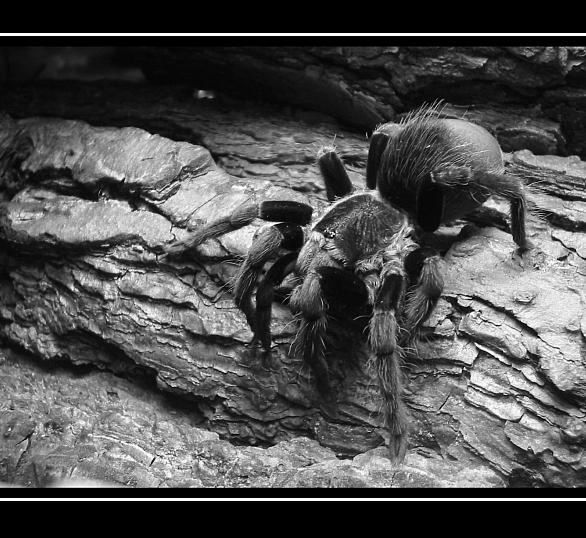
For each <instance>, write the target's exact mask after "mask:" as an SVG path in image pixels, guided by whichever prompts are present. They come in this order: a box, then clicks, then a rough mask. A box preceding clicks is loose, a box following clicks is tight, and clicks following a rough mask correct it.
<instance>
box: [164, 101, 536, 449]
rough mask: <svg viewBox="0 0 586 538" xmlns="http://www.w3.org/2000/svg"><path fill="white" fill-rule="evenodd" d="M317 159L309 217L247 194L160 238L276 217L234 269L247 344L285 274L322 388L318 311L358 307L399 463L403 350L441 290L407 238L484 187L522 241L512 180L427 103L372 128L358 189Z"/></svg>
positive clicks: (429, 263)
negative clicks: (321, 188) (319, 195)
mask: <svg viewBox="0 0 586 538" xmlns="http://www.w3.org/2000/svg"><path fill="white" fill-rule="evenodd" d="M317 162H318V165H319V169H320V171H321V175H322V177H323V180H324V182H325V187H326V194H327V198H328V200H329V201H330V202H332V204H331V205H330V206H329V207H328V208H327V209H326V210H325V211H324V212H323V213H322V214H321V215H319V216H318V217H317V218H316V219H314V220H313V222H312V215H313V210H312V208H311V207H310V206H308V205H305V204H301V203H298V202H291V201H261V202H256V201H251V202H247V203H245V204H243V205H241V206H239V207H237V208H236V209H235V210H234V211H233V212H232V214H231V215H230V216H228V217H226V218H222V219H219V220H216V221H214V222H212V223H210V224H208V225H207V226H205V227H204V228H202V229H200V230H199V231H198V232H196V233H195V234H194V235H192V236H191V237H190V238H189V239H187V240H185V241H181V242H175V243H173V244H171V245H169V246H168V247H167V248H166V253H167V254H170V253H180V252H182V251H184V250H186V249H190V248H193V247H194V246H196V245H199V244H200V243H202V242H203V241H205V240H207V239H210V238H212V237H218V236H220V235H223V234H225V233H228V232H230V231H233V230H235V229H237V228H241V227H243V226H245V225H247V224H250V223H251V222H252V221H253V220H254V219H256V218H260V219H263V220H266V221H277V222H278V223H277V224H274V225H270V226H265V227H262V228H260V229H259V230H258V232H257V233H256V234H255V236H254V238H253V242H252V245H251V247H250V249H249V251H248V253H247V255H246V258H245V260H244V262H243V264H242V265H241V267H240V268H239V270H238V273H237V275H236V278H235V285H234V298H235V302H236V305H237V306H238V307H239V308H240V309H241V310H242V312H243V313H244V314H245V316H246V319H247V322H248V324H249V326H250V328H251V330H252V332H253V334H254V338H253V343H255V344H256V343H258V344H260V345H261V346H262V348H263V351H264V353H270V349H271V333H270V321H271V308H272V302H273V298H274V292H275V289H276V288H277V287H279V286H280V285H281V284H282V283H283V281H284V279H285V278H286V277H287V276H289V275H291V277H290V278H291V279H292V282H293V285H294V287H293V290H292V292H291V294H290V297H289V304H290V308H291V310H292V312H293V313H295V314H297V315H298V317H299V318H300V323H299V329H298V333H297V336H296V338H295V340H294V344H293V346H292V348H293V352H294V353H295V354H297V355H298V356H300V357H302V358H303V359H304V361H305V362H306V363H307V364H309V365H310V367H311V370H312V372H313V373H314V376H315V379H316V384H317V387H318V389H319V390H320V392H321V393H324V394H325V393H327V392H328V389H329V386H330V381H329V368H328V364H327V362H326V351H327V350H326V344H325V341H326V340H325V336H326V332H327V329H328V318H329V317H330V316H332V315H334V316H336V317H350V318H351V317H355V316H356V314H357V313H363V312H366V313H367V315H368V325H367V329H368V331H367V333H368V337H367V344H368V347H369V349H370V352H371V353H372V355H373V357H374V359H375V360H374V364H375V368H376V372H377V378H378V384H379V387H380V391H381V394H382V400H383V412H382V415H383V419H384V423H385V426H386V428H387V429H388V432H389V435H390V441H389V452H390V456H391V459H392V460H394V461H401V460H402V459H403V457H404V455H405V451H406V446H407V431H408V418H407V412H406V409H405V405H404V403H403V399H402V392H403V384H402V372H401V362H402V358H403V349H404V347H405V344H406V343H407V342H408V341H409V340H410V338H411V337H412V336H413V335H414V334H416V332H417V329H418V328H419V327H420V325H421V324H422V322H423V321H424V320H425V319H426V318H427V317H428V316H429V314H430V312H431V310H432V309H433V307H434V305H435V303H436V302H437V299H438V298H439V296H440V295H441V292H442V289H443V278H442V272H441V263H442V260H441V256H440V254H439V252H438V251H437V250H435V249H434V248H431V247H430V246H426V245H424V244H420V241H418V237H419V236H420V235H421V232H422V231H423V232H431V231H435V230H436V229H437V228H438V227H439V225H440V224H441V223H442V222H445V221H447V220H452V219H455V218H458V217H461V216H464V215H466V214H467V213H469V212H470V211H471V210H472V209H474V208H476V207H477V206H479V205H481V204H482V203H483V202H484V201H485V200H486V199H487V198H488V196H489V195H490V194H501V195H504V196H507V197H508V198H509V199H510V200H511V213H512V229H513V237H514V239H515V241H516V242H517V244H518V245H519V247H520V248H526V247H527V245H528V243H527V239H526V236H525V227H524V216H525V208H526V200H525V197H524V194H523V187H522V184H521V182H520V180H517V179H516V178H508V177H507V176H504V175H503V174H502V171H503V161H502V153H501V150H500V147H499V145H498V143H497V142H496V140H495V139H494V138H493V137H492V136H491V135H490V134H489V133H488V132H487V131H485V130H484V129H482V128H481V127H479V126H476V125H473V124H471V123H468V122H465V121H463V120H452V119H440V118H439V117H438V108H437V106H431V107H424V108H422V109H420V110H419V111H417V112H416V113H414V114H411V115H409V116H408V117H407V118H406V119H405V120H403V121H402V122H401V123H400V124H391V123H389V124H385V125H382V126H380V127H379V128H378V129H377V130H376V131H375V132H374V134H373V136H372V139H371V144H370V148H369V154H368V159H367V173H366V189H362V190H358V191H356V190H355V189H354V187H353V185H352V183H351V181H350V179H349V177H348V174H347V172H346V169H345V167H344V164H343V162H342V160H341V159H340V157H339V156H338V155H337V153H336V151H335V149H334V148H333V147H325V148H322V149H321V150H320V151H319V152H318V156H317ZM273 260H276V261H274V263H273V264H272V265H271V266H270V267H269V268H268V270H267V271H266V273H265V274H264V275H263V269H264V267H265V265H266V264H267V263H268V262H269V261H273ZM255 289H256V294H255V293H254V292H255ZM253 295H255V301H253ZM401 335H404V336H401Z"/></svg>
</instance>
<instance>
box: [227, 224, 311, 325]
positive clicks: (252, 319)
mask: <svg viewBox="0 0 586 538" xmlns="http://www.w3.org/2000/svg"><path fill="white" fill-rule="evenodd" d="M302 245H303V229H302V228H301V226H299V225H297V224H292V223H288V222H283V223H280V224H275V225H274V226H269V227H265V228H261V229H260V230H259V231H258V232H257V233H256V235H255V237H254V238H253V240H252V245H251V246H250V249H249V250H248V254H247V255H246V258H245V260H244V262H243V263H242V265H241V266H240V269H239V270H238V273H237V274H236V280H235V284H234V302H235V303H236V306H237V307H238V308H240V310H242V312H244V315H245V316H246V320H247V322H248V325H249V326H250V328H251V329H252V331H253V333H255V334H256V315H255V311H254V307H253V305H252V300H251V297H252V292H253V290H254V287H255V285H256V282H257V280H258V278H259V276H260V274H261V271H262V268H263V266H264V264H265V263H266V262H267V261H269V260H270V259H272V258H274V257H275V256H276V255H277V254H278V253H279V251H280V249H282V248H284V249H285V250H291V251H298V250H299V249H300V248H301V246H302ZM275 271H276V270H275Z"/></svg>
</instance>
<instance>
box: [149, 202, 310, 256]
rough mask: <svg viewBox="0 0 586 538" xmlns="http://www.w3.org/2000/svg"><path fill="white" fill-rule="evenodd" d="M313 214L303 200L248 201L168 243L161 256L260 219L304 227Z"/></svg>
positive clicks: (186, 248)
mask: <svg viewBox="0 0 586 538" xmlns="http://www.w3.org/2000/svg"><path fill="white" fill-rule="evenodd" d="M312 213H313V209H312V207H311V206H309V205H307V204H302V203H300V202H293V201H288V200H285V201H280V200H267V201H264V202H260V203H259V202H254V201H248V202H245V203H243V204H240V205H239V206H238V207H236V208H235V209H234V210H233V211H232V213H230V214H229V215H226V216H224V217H220V218H218V219H216V220H213V221H212V222H210V223H209V224H207V225H205V226H203V227H201V228H200V229H198V230H195V231H194V233H193V234H191V235H190V236H189V237H187V238H185V239H181V240H177V241H173V242H171V243H169V244H168V245H165V246H164V248H163V254H162V256H161V257H162V258H164V257H166V256H169V255H179V254H183V253H184V252H185V251H188V250H192V249H194V248H195V247H197V246H198V245H200V244H202V243H203V242H204V241H207V240H208V239H213V238H216V237H219V236H221V235H224V234H227V233H230V232H233V231H234V230H238V229H240V228H243V227H244V226H247V225H248V224H251V223H252V222H253V221H254V220H255V219H257V218H259V219H262V220H267V221H272V222H278V221H283V222H289V223H292V224H297V225H299V226H304V225H306V224H309V223H310V222H311V216H312Z"/></svg>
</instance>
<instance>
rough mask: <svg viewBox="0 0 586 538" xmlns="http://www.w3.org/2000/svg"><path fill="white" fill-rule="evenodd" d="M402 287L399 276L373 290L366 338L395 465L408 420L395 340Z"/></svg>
mask: <svg viewBox="0 0 586 538" xmlns="http://www.w3.org/2000/svg"><path fill="white" fill-rule="evenodd" d="M405 287H406V281H405V278H404V276H403V275H401V274H397V273H389V274H387V275H386V276H384V277H383V279H382V281H381V283H380V285H379V287H378V289H377V291H376V296H375V301H374V306H373V312H372V317H371V319H370V326H369V336H368V343H369V347H370V349H371V350H372V352H373V353H374V357H375V366H376V371H377V377H378V383H379V388H380V391H381V393H382V396H383V402H384V404H383V405H384V407H383V418H384V423H385V427H386V428H387V429H388V431H389V434H390V440H389V454H390V457H391V460H392V461H394V462H400V461H402V460H403V458H404V457H405V452H406V450H407V430H408V417H407V411H406V409H405V404H404V403H403V397H402V396H403V374H402V371H401V360H402V354H401V348H400V347H399V345H398V341H397V340H398V339H397V315H398V310H399V308H400V305H401V303H402V300H403V297H404V294H405Z"/></svg>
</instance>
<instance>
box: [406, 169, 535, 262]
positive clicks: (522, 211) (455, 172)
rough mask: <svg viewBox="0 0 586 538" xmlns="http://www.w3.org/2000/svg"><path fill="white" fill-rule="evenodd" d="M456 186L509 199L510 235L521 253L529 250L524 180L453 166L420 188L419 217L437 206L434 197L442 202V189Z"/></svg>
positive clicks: (433, 218)
mask: <svg viewBox="0 0 586 538" xmlns="http://www.w3.org/2000/svg"><path fill="white" fill-rule="evenodd" d="M454 186H467V187H468V188H469V189H470V191H472V192H477V193H479V194H484V195H493V194H494V195H497V196H502V197H503V198H506V199H507V200H509V202H510V204H511V232H512V235H513V240H514V241H515V243H517V245H518V246H519V249H520V250H521V251H525V250H527V249H529V248H530V244H529V242H528V240H527V233H526V230H525V218H526V215H527V197H526V195H525V190H524V184H523V181H522V180H521V178H519V177H516V176H511V175H507V174H499V173H495V172H487V171H484V170H472V169H471V168H470V167H468V166H451V167H448V168H446V169H444V170H438V171H437V172H434V173H433V174H431V177H430V181H424V182H423V183H422V186H421V187H420V191H421V192H422V195H421V202H418V211H417V214H418V217H419V215H420V214H422V215H423V214H424V211H425V210H426V207H427V208H429V207H431V208H433V207H435V208H437V207H438V204H437V202H431V200H433V199H434V198H435V200H438V199H442V200H443V194H442V193H441V190H442V187H454ZM418 199H419V193H418ZM419 203H421V204H422V207H421V211H420V210H419ZM434 204H435V205H434ZM442 204H443V201H442ZM442 211H443V210H442ZM424 220H425V219H424ZM432 221H433V222H432V226H433V225H435V223H436V222H437V215H435V216H434V217H432ZM440 221H441V218H440ZM437 225H438V226H439V222H437ZM422 227H423V226H422ZM423 229H425V230H426V231H434V230H432V229H426V228H425V227H423ZM435 229H437V227H436V228H435Z"/></svg>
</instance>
